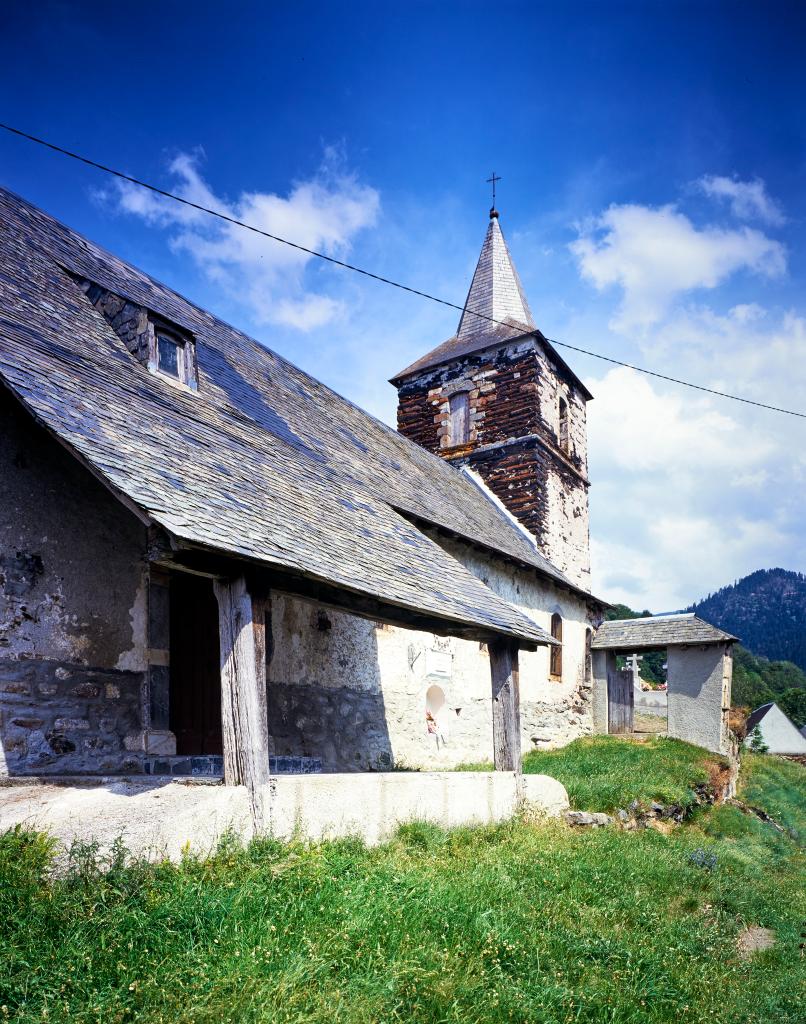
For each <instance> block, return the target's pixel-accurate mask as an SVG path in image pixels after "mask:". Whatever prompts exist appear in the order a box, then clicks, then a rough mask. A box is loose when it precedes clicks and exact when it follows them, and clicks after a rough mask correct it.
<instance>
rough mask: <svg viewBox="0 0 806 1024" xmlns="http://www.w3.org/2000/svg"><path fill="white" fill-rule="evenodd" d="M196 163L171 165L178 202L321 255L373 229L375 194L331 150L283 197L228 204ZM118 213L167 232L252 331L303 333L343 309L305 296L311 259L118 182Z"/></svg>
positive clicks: (250, 197)
mask: <svg viewBox="0 0 806 1024" xmlns="http://www.w3.org/2000/svg"><path fill="white" fill-rule="evenodd" d="M198 163H199V155H198V154H188V153H180V155H179V156H177V157H176V158H175V159H174V160H173V161H172V162H171V164H170V167H169V170H170V173H171V174H172V175H173V176H174V178H175V185H174V186H173V189H172V191H175V192H176V193H177V194H178V195H180V196H181V197H182V198H183V199H187V200H189V201H190V202H194V203H198V204H199V205H200V206H205V207H209V208H210V209H213V210H216V211H217V212H219V213H223V214H225V215H227V216H229V217H233V218H235V219H237V220H240V221H244V222H245V223H247V224H252V225H254V226H255V227H257V228H259V229H261V230H262V231H267V232H269V233H270V234H272V235H277V236H279V237H281V238H286V239H289V240H290V241H293V242H296V243H297V244H299V245H302V246H304V247H305V248H307V249H316V250H318V251H320V252H324V253H325V254H327V255H339V256H341V255H343V254H344V253H345V252H346V251H347V250H348V249H349V247H350V244H351V242H352V241H353V239H354V237H355V236H356V235H357V233H358V232H359V231H361V230H362V229H364V228H367V227H371V226H372V225H373V224H375V222H376V219H377V216H378V211H379V208H380V199H379V195H378V192H377V191H376V190H375V189H373V188H371V187H369V186H367V185H362V184H361V183H360V182H359V181H358V180H357V178H356V176H355V175H354V174H352V173H350V172H348V171H347V170H345V168H344V161H343V158H342V157H341V155H340V154H339V153H338V151H337V150H334V149H333V148H329V149H327V150H326V151H325V156H324V160H323V162H322V165H321V167H320V168H319V170H318V171H317V173H316V174H315V175H314V176H313V177H312V178H311V179H310V180H308V181H298V182H296V183H295V184H294V185H293V187H292V189H291V191H290V193H289V194H288V196H287V197H283V196H279V195H276V194H274V193H269V192H242V193H241V194H240V196H238V198H237V199H235V200H232V201H230V200H226V199H223V198H221V197H219V196H217V195H216V194H215V193H214V192H213V190H212V189H211V188H210V186H209V185H208V184H207V183H206V182H205V181H204V179H203V178H202V176H201V174H200V173H199V168H198ZM118 201H119V206H120V208H121V209H122V210H124V211H125V212H127V213H130V214H134V215H136V216H139V217H142V218H143V219H144V220H145V221H147V222H148V223H151V224H155V225H158V226H160V227H163V228H167V229H169V230H171V229H172V230H173V235H172V239H171V245H172V246H173V248H174V249H175V250H177V251H181V252H185V253H187V254H188V255H189V256H190V257H191V258H192V259H194V260H195V261H196V262H197V263H198V264H199V266H200V267H201V268H202V269H203V270H204V272H205V273H206V275H207V276H208V277H209V278H210V280H212V281H214V282H215V283H217V284H218V285H220V286H223V287H225V288H227V289H228V291H229V292H230V293H231V294H233V295H235V296H237V297H238V298H239V299H240V300H241V301H242V302H243V303H244V304H245V305H246V306H247V308H248V309H249V312H250V313H251V315H252V316H253V317H254V319H255V321H256V323H258V324H285V325H288V326H291V327H296V328H299V329H301V330H310V329H312V328H315V327H321V326H322V325H324V324H326V323H328V322H330V321H332V320H333V319H335V318H337V317H339V316H340V315H341V314H342V312H343V307H342V304H341V303H340V302H339V301H338V300H337V299H334V298H332V297H330V296H328V295H323V294H321V293H319V292H314V291H310V290H309V288H308V284H307V281H306V274H305V271H306V268H307V266H308V264H309V263H310V261H311V260H312V259H314V257H312V256H310V255H309V254H308V253H305V252H302V251H301V250H299V249H294V248H292V247H291V246H287V245H283V244H282V243H281V242H275V241H272V240H271V239H267V238H265V237H263V236H261V235H258V234H255V233H254V232H250V231H247V230H245V229H244V228H241V227H238V226H237V225H234V224H227V223H226V222H225V221H220V220H218V219H216V218H214V217H211V216H210V215H209V214H206V213H203V212H201V211H199V210H195V209H193V208H192V207H189V206H184V205H182V204H180V203H177V202H175V201H173V200H171V199H167V198H164V197H162V196H159V195H155V194H154V193H153V192H146V191H145V190H143V189H141V188H138V187H137V186H136V185H131V184H129V183H128V182H122V183H120V184H119V185H118Z"/></svg>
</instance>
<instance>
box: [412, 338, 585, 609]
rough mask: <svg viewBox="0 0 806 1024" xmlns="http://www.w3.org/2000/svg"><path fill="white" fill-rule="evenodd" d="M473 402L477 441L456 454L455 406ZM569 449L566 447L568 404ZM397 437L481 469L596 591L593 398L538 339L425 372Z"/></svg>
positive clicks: (560, 561)
mask: <svg viewBox="0 0 806 1024" xmlns="http://www.w3.org/2000/svg"><path fill="white" fill-rule="evenodd" d="M457 391H466V392H467V393H468V399H469V413H470V440H469V442H468V443H467V444H465V445H461V446H457V447H447V443H448V421H449V401H450V398H451V396H452V395H453V394H455V393H456V392H457ZM561 398H562V399H563V400H564V402H565V403H566V406H567V409H568V419H567V425H568V442H567V445H566V447H565V448H563V446H562V445H561V443H560V412H559V410H560V399H561ZM398 429H399V430H400V432H401V433H403V434H405V435H406V436H407V437H408V438H410V439H411V440H413V441H416V442H417V443H418V444H420V445H422V446H423V447H424V448H427V449H428V450H429V451H432V452H434V453H435V454H440V455H442V456H443V457H444V458H447V459H450V461H451V462H453V463H454V464H455V465H458V466H461V465H465V464H466V465H469V466H471V467H472V468H473V469H475V470H476V471H477V472H478V473H479V474H480V475H481V476H482V478H483V479H484V481H485V483H486V484H487V485H488V486H489V487H490V489H491V490H492V491H493V493H494V494H495V495H496V496H497V497H498V498H499V499H500V500H501V501H502V502H503V503H504V504H505V505H506V506H507V508H508V509H509V510H510V511H511V512H512V514H513V515H515V516H516V517H517V518H518V519H519V520H520V522H522V523H523V525H524V526H525V527H526V528H527V529H528V530H529V531H530V532H531V533H532V534H533V535H534V537H535V538H536V540H537V542H538V545H539V547H540V549H541V551H542V552H543V553H544V554H545V555H546V557H547V558H549V559H550V561H551V562H552V563H553V564H554V565H556V566H557V567H558V568H559V569H562V571H563V572H565V573H566V574H567V575H568V576H569V578H570V579H572V580H573V581H574V582H575V583H577V584H578V585H580V586H582V587H584V588H585V589H587V588H589V586H590V552H589V524H588V481H587V427H586V411H585V398H584V396H583V394H582V393H581V391H580V390H579V387H578V386H577V385H576V383H575V382H574V380H573V378H572V377H571V375H570V374H569V373H568V372H567V371H565V370H564V368H563V367H562V366H561V365H560V364H559V363H557V362H556V360H555V359H554V358H553V357H552V355H551V353H550V352H549V350H548V348H547V347H546V346H545V345H544V344H543V343H542V342H541V341H540V340H539V339H538V338H535V337H529V338H526V339H522V340H520V341H517V342H512V343H511V344H509V345H506V346H501V347H498V348H494V349H488V350H486V351H484V352H481V353H475V354H473V355H469V356H464V357H462V358H459V359H456V360H454V361H453V362H451V363H448V364H446V365H443V366H439V367H435V368H432V369H429V370H424V371H423V372H422V373H420V374H418V375H416V376H415V377H412V378H409V379H407V380H405V381H404V382H403V383H402V384H401V386H400V388H399V404H398Z"/></svg>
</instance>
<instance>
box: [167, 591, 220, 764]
mask: <svg viewBox="0 0 806 1024" xmlns="http://www.w3.org/2000/svg"><path fill="white" fill-rule="evenodd" d="M170 591H171V688H170V694H171V699H170V706H171V718H170V722H171V729H172V730H173V732H174V733H175V735H176V752H177V754H185V755H187V754H221V753H222V752H223V746H222V739H221V665H220V658H219V641H218V602H217V601H216V598H215V594H214V593H213V582H212V580H210V579H206V578H204V577H203V576H192V575H190V574H189V573H173V574H172V575H171V583H170Z"/></svg>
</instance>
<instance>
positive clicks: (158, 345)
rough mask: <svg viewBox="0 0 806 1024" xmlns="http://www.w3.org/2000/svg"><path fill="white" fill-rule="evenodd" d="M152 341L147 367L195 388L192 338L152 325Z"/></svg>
mask: <svg viewBox="0 0 806 1024" xmlns="http://www.w3.org/2000/svg"><path fill="white" fill-rule="evenodd" d="M153 330H154V342H153V347H152V350H151V358H150V359H149V368H150V369H151V370H156V372H157V373H161V374H164V375H165V376H166V377H169V378H171V379H173V380H176V381H179V382H180V383H181V384H186V385H187V386H188V387H190V388H193V389H194V390H195V389H196V353H195V346H194V343H193V339H192V338H190V337H188V336H186V335H184V334H181V333H180V332H179V331H175V330H173V329H171V328H169V327H165V326H163V325H162V324H160V323H155V324H154V325H153Z"/></svg>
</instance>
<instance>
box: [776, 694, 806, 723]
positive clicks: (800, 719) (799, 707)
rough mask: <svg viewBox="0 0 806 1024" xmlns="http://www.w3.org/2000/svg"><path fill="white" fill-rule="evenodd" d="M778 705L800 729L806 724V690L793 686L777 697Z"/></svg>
mask: <svg viewBox="0 0 806 1024" xmlns="http://www.w3.org/2000/svg"><path fill="white" fill-rule="evenodd" d="M776 702H777V704H778V707H779V708H780V709H781V711H783V713H784V714H785V715H786V716H787V717H788V718H791V719H792V721H793V722H794V723H795V725H796V726H797V727H798V728H799V729H800V728H801V726H804V725H806V690H800V689H797V688H794V687H793V688H792V689H789V690H784V692H783V693H782V694H781V695H780V696H779V697H776Z"/></svg>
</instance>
